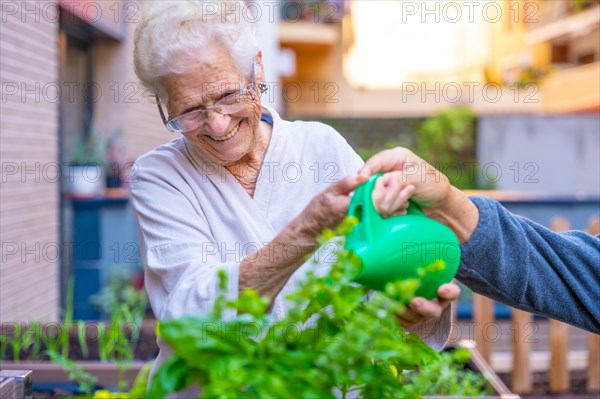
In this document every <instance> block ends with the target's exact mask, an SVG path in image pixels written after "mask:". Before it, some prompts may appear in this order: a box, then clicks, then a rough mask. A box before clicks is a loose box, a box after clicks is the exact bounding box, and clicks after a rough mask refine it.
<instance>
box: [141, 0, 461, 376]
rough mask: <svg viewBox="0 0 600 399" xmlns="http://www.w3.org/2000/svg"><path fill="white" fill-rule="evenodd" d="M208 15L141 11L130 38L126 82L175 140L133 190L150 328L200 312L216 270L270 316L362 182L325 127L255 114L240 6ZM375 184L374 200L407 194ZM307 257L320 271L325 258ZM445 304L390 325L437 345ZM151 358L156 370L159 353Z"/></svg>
mask: <svg viewBox="0 0 600 399" xmlns="http://www.w3.org/2000/svg"><path fill="white" fill-rule="evenodd" d="M212 4H213V5H214V4H218V5H219V6H220V10H219V11H220V13H215V12H213V11H214V9H213V8H211V12H210V13H208V12H207V13H203V11H205V10H207V9H208V8H207V7H203V3H202V2H200V1H178V2H163V1H153V2H148V4H147V7H146V9H145V11H144V13H143V15H142V18H141V21H140V23H139V25H138V27H137V30H136V35H135V54H134V57H135V69H136V73H137V75H138V77H139V78H140V80H141V81H142V83H143V85H144V86H145V88H146V89H147V90H148V91H150V92H151V93H152V94H154V95H156V98H157V102H158V112H159V113H160V116H161V118H162V120H163V122H164V124H165V126H166V128H167V129H168V130H170V131H171V132H174V133H177V134H178V135H179V136H180V137H177V138H175V139H174V140H172V141H170V142H169V143H167V144H164V145H162V146H160V147H158V148H156V149H154V150H153V151H150V152H149V153H147V154H145V155H143V156H142V157H140V158H139V159H138V160H137V162H136V168H135V176H134V178H133V179H132V180H133V182H132V186H131V192H132V195H133V204H134V207H135V211H136V214H137V218H138V222H139V226H140V231H141V237H142V243H143V255H144V260H145V267H146V288H147V290H148V294H149V297H150V302H151V305H152V308H153V310H154V313H155V314H156V316H157V318H158V319H159V320H160V319H165V318H176V317H180V316H183V315H199V314H203V313H207V312H209V311H210V309H211V308H212V305H213V301H214V298H215V296H216V291H217V271H218V270H224V271H225V272H226V274H227V276H228V295H229V297H231V298H236V296H237V295H238V293H239V292H241V291H242V290H244V289H245V288H247V287H251V288H254V289H256V290H257V291H258V292H259V293H260V294H261V295H265V296H269V297H271V298H273V302H272V313H273V316H274V317H275V318H279V317H282V316H283V315H284V314H285V312H286V304H285V301H284V300H283V298H285V296H286V294H288V293H289V292H290V291H292V290H294V288H295V287H296V285H297V282H298V281H299V279H301V278H302V276H303V274H304V272H305V270H304V269H305V268H309V267H315V266H314V265H313V262H312V261H308V262H306V265H305V266H303V265H304V264H305V259H306V258H307V256H308V255H310V254H311V253H313V252H314V251H315V250H316V246H317V244H316V238H317V236H318V235H319V233H320V232H321V231H322V230H323V229H324V228H332V227H334V226H336V225H337V224H339V223H340V222H341V221H342V219H343V218H344V216H345V215H346V212H347V208H348V204H349V201H350V196H349V195H350V193H351V192H352V191H353V190H354V189H355V188H356V187H357V186H358V185H360V184H361V183H363V182H364V181H365V180H366V179H367V177H368V176H365V175H359V174H357V172H358V170H359V169H360V168H361V167H362V165H363V162H362V160H361V159H360V157H359V156H358V155H357V154H356V153H355V152H354V151H353V150H352V148H350V146H349V145H348V144H347V143H346V141H345V140H344V139H343V138H342V137H341V136H340V135H339V134H338V133H337V132H336V131H334V130H333V129H332V128H330V127H328V126H326V125H323V124H320V123H314V122H288V121H285V120H283V119H281V117H280V116H279V115H278V114H277V112H275V111H274V110H273V109H270V108H268V107H264V106H262V105H261V100H260V93H261V91H264V90H265V88H266V85H265V83H264V82H265V78H264V70H263V64H262V54H261V51H260V47H259V45H258V41H257V37H256V35H255V32H254V27H253V25H252V24H251V23H249V22H247V21H246V19H244V18H243V15H248V14H247V13H246V14H245V13H244V12H242V11H243V7H245V6H244V3H243V2H240V1H225V2H223V1H221V2H218V3H212ZM226 7H230V10H226V9H225V8H226ZM380 186H381V187H380V188H379V191H378V193H377V196H378V198H379V199H380V200H381V201H386V198H389V197H397V196H399V195H400V196H403V195H404V196H407V195H408V194H409V193H404V192H401V191H399V185H396V184H393V182H391V183H390V184H388V185H386V186H383V185H380ZM319 259H321V263H319V264H318V265H317V266H316V267H317V268H319V269H320V270H322V271H326V270H327V264H325V261H324V259H327V256H320V257H319ZM457 295H458V287H456V286H455V285H453V284H450V285H446V286H443V287H442V289H441V290H440V298H438V299H436V300H434V301H425V300H423V299H422V298H420V299H418V300H417V301H415V302H414V303H413V306H412V309H410V310H409V311H408V312H406V313H405V314H403V315H399V319H400V320H401V321H403V322H405V323H406V324H413V325H416V326H418V327H423V328H422V329H419V331H420V333H421V335H422V336H424V338H425V339H426V341H427V342H429V343H430V345H432V346H437V347H440V346H442V345H443V344H444V343H445V341H446V339H447V336H448V332H449V312H448V310H449V308H448V306H447V305H448V301H450V300H452V299H454V298H455V297H456V296H457ZM440 316H441V317H440ZM425 327H426V328H425ZM425 333H427V334H425ZM436 338H437V342H436ZM159 346H160V354H159V357H158V359H157V361H156V363H155V368H156V367H158V366H159V365H160V364H161V363H162V362H163V361H164V359H165V356H167V355H168V354H169V348H168V347H167V345H166V344H165V343H164V342H161V340H160V339H159Z"/></svg>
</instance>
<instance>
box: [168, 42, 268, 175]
mask: <svg viewBox="0 0 600 399" xmlns="http://www.w3.org/2000/svg"><path fill="white" fill-rule="evenodd" d="M251 67H252V66H251V65H248V72H247V73H248V74H249V73H250V69H251ZM255 70H256V81H257V82H260V81H262V77H263V68H262V60H261V57H260V54H259V56H257V57H256V67H255ZM163 84H164V87H165V90H166V91H167V94H168V96H169V103H168V106H167V108H168V110H169V115H170V116H178V115H181V114H184V113H186V112H189V111H192V110H194V109H205V108H208V107H210V106H211V105H212V104H214V103H216V102H217V101H219V100H221V99H222V98H223V97H224V96H226V95H228V94H231V93H234V92H237V91H239V90H241V89H244V88H246V87H248V85H249V84H250V79H249V78H247V77H245V76H244V75H241V74H240V73H239V71H238V70H237V69H236V68H235V65H234V64H233V62H232V59H231V56H230V55H229V53H228V51H227V49H226V48H225V46H220V45H218V44H215V45H213V46H210V47H208V48H207V49H206V50H205V51H203V53H202V61H198V62H196V63H195V64H194V65H192V66H191V68H189V69H188V71H187V72H186V73H184V74H180V75H171V76H169V77H167V78H165V79H164V81H163ZM254 97H255V99H256V101H253V102H248V103H247V104H246V105H245V106H244V107H243V108H242V109H241V110H240V111H239V112H236V113H234V114H230V115H223V114H219V113H217V112H216V111H214V110H211V111H208V112H207V113H206V115H205V116H204V117H201V118H204V121H203V123H201V125H200V127H198V128H197V129H195V130H192V131H189V132H185V133H183V135H184V136H185V137H186V138H187V139H188V140H189V141H190V142H192V143H193V144H194V145H196V146H197V147H198V149H199V150H200V151H202V153H203V154H205V155H206V156H207V157H208V158H209V159H210V160H211V161H212V162H216V163H218V164H220V165H224V166H227V165H230V164H234V163H237V162H240V161H242V162H243V161H244V159H245V158H246V157H248V156H250V157H251V156H252V153H253V151H256V150H257V148H256V147H257V144H259V143H260V129H259V121H260V115H261V103H260V97H259V95H258V91H257V90H256V89H255V96H254Z"/></svg>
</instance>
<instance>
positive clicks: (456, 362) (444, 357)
mask: <svg viewBox="0 0 600 399" xmlns="http://www.w3.org/2000/svg"><path fill="white" fill-rule="evenodd" d="M470 359H471V353H470V352H469V351H468V350H467V349H464V348H457V349H455V350H453V351H451V352H443V353H441V354H440V359H438V360H436V361H433V362H428V363H427V364H425V366H424V367H420V368H419V369H418V370H414V371H409V372H406V373H403V374H402V375H401V379H402V380H403V381H404V383H405V386H407V387H411V388H412V389H415V391H414V394H415V395H418V394H424V395H448V396H451V395H452V396H479V395H481V394H492V390H491V387H490V386H489V384H488V383H487V381H486V380H485V378H484V377H483V376H482V375H480V374H477V373H475V372H473V371H471V370H467V369H465V365H466V364H467V363H468V362H469V360H470ZM423 389H424V390H423Z"/></svg>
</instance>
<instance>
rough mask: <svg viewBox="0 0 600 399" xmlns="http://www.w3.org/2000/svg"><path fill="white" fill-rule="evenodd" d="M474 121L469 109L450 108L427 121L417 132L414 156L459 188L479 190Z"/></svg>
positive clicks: (474, 118) (473, 115)
mask: <svg viewBox="0 0 600 399" xmlns="http://www.w3.org/2000/svg"><path fill="white" fill-rule="evenodd" d="M475 122H476V116H475V114H474V113H473V111H472V110H471V109H469V108H466V107H457V108H450V109H446V110H442V111H440V112H438V113H436V114H435V115H433V116H432V117H430V118H428V119H426V120H425V121H424V122H423V123H422V124H421V126H420V127H419V129H418V133H417V139H416V147H415V153H416V154H418V155H419V156H421V157H422V158H423V159H425V160H426V161H427V162H429V163H430V164H432V165H433V166H435V167H436V168H437V169H439V170H440V171H441V172H442V173H444V174H446V175H447V176H448V178H449V179H450V182H451V183H452V184H453V185H454V186H456V187H458V188H462V189H465V188H478V187H477V180H476V177H477V162H476V148H475V138H476V137H475Z"/></svg>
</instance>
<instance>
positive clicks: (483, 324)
mask: <svg viewBox="0 0 600 399" xmlns="http://www.w3.org/2000/svg"><path fill="white" fill-rule="evenodd" d="M494 320H495V319H494V301H493V300H492V299H490V298H487V297H484V296H481V295H479V294H475V293H474V294H473V322H474V329H473V332H474V335H475V337H474V338H475V342H476V343H477V350H478V351H479V353H481V356H482V357H483V358H484V359H485V361H486V362H488V363H490V361H491V359H492V351H493V350H494V343H493V342H492V339H490V338H494V337H490V334H494V335H495V332H496V330H495V329H494V328H492V327H493V323H494Z"/></svg>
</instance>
